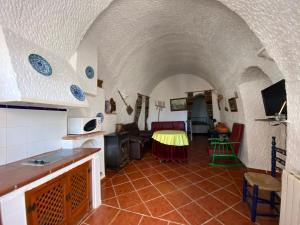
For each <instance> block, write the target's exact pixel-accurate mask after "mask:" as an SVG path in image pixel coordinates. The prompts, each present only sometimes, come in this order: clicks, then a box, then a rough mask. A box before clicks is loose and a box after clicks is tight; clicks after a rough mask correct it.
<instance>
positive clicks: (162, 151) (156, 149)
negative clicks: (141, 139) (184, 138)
mask: <svg viewBox="0 0 300 225" xmlns="http://www.w3.org/2000/svg"><path fill="white" fill-rule="evenodd" d="M159 130H183V131H185V122H184V121H164V122H152V124H151V131H152V132H155V131H159ZM187 151H188V147H187V146H171V145H165V144H161V143H159V142H158V141H155V140H153V141H152V153H153V155H154V156H155V157H156V158H158V159H160V160H180V161H185V160H187V157H188V152H187Z"/></svg>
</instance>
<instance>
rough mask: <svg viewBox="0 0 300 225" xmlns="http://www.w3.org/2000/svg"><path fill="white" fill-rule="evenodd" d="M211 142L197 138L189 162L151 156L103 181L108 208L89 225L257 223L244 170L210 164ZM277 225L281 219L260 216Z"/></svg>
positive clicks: (96, 213)
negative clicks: (244, 195) (244, 197)
mask: <svg viewBox="0 0 300 225" xmlns="http://www.w3.org/2000/svg"><path fill="white" fill-rule="evenodd" d="M206 146H207V139H206V138H205V137H197V138H195V139H194V141H193V142H192V144H191V149H190V151H189V160H188V162H185V163H179V162H167V163H160V162H159V161H158V160H157V159H155V158H154V157H153V156H152V155H151V153H150V152H149V153H147V154H146V155H145V156H144V157H143V159H142V160H136V161H132V162H130V163H129V164H128V165H127V166H126V167H125V168H123V169H122V170H121V171H118V172H115V171H107V174H106V175H107V176H106V178H105V179H103V180H102V181H101V183H102V184H101V185H102V200H103V205H102V206H101V207H99V208H98V209H95V210H93V211H92V212H91V214H90V215H89V216H88V217H87V219H86V220H85V221H84V222H83V223H82V224H84V225H96V224H99V225H100V224H101V225H105V224H116V225H122V224H124V225H125V224H126V225H152V224H153V225H154V224H155V225H160V224H161V225H176V224H177V225H178V224H192V225H200V224H206V225H213V224H216V225H217V224H228V225H235V224H237V225H242V224H252V223H251V221H250V220H249V209H248V206H247V205H246V204H244V203H243V202H242V201H241V189H242V176H243V173H244V171H245V169H244V168H231V169H226V168H217V167H209V166H208V155H207V153H206ZM256 224H261V225H265V224H266V225H267V224H268V225H275V224H278V220H277V219H270V218H258V220H257V223H256Z"/></svg>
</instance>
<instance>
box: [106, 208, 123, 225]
mask: <svg viewBox="0 0 300 225" xmlns="http://www.w3.org/2000/svg"><path fill="white" fill-rule="evenodd" d="M120 212H121V210H119V211H118V212H117V213H116V215H115V216H114V217H113V218H112V220H111V221H110V222H109V224H112V222H113V221H114V220H115V219H116V218H117V217H118V215H119V214H120Z"/></svg>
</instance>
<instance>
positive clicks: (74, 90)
mask: <svg viewBox="0 0 300 225" xmlns="http://www.w3.org/2000/svg"><path fill="white" fill-rule="evenodd" d="M70 91H71V93H72V95H73V96H74V97H75V98H77V99H78V100H79V101H82V102H83V101H84V100H85V94H84V92H83V91H82V89H81V88H80V87H79V86H77V85H75V84H72V85H71V87H70Z"/></svg>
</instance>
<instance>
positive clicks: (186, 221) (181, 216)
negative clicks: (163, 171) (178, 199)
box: [149, 180, 190, 224]
mask: <svg viewBox="0 0 300 225" xmlns="http://www.w3.org/2000/svg"><path fill="white" fill-rule="evenodd" d="M149 181H150V180H149ZM150 183H152V182H151V181H150ZM152 185H153V183H152ZM153 186H154V185H153ZM154 188H155V189H157V191H158V192H159V193H160V194H161V195H162V196H163V193H161V191H160V190H159V189H158V188H157V187H155V186H154ZM163 197H164V196H163ZM164 199H165V200H166V201H167V202H168V203H169V204H170V205H171V206H173V204H172V203H171V202H170V201H169V200H168V199H167V198H166V197H164ZM175 210H176V212H177V213H178V214H179V215H180V216H181V217H182V218H183V219H184V220H185V221H186V222H188V221H187V220H186V218H185V217H184V216H183V215H182V214H181V213H180V212H179V211H178V210H177V209H176V208H175ZM187 224H190V223H189V222H188V223H187Z"/></svg>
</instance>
